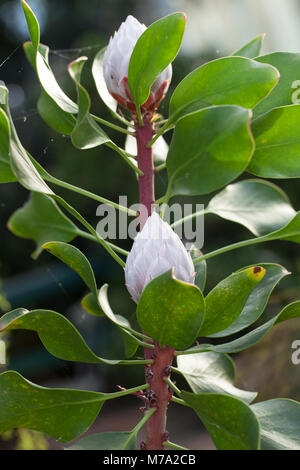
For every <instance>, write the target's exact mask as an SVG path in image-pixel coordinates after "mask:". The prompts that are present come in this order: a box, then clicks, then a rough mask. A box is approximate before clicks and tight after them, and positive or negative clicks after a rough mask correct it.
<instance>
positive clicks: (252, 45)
mask: <svg viewBox="0 0 300 470" xmlns="http://www.w3.org/2000/svg"><path fill="white" fill-rule="evenodd" d="M263 39H264V34H259V35H258V36H256V37H255V38H253V39H251V41H249V42H247V44H245V45H244V46H242V47H241V48H240V49H238V50H237V51H235V52H234V53H233V54H232V55H233V56H240V57H248V58H249V59H254V57H257V56H259V54H260V51H261V48H262V43H263Z"/></svg>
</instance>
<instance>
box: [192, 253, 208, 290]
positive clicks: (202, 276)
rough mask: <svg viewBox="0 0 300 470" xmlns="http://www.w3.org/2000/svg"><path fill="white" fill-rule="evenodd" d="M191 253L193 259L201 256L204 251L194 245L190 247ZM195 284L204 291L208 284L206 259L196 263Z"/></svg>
mask: <svg viewBox="0 0 300 470" xmlns="http://www.w3.org/2000/svg"><path fill="white" fill-rule="evenodd" d="M190 255H191V257H192V259H195V258H199V256H201V255H202V252H201V251H200V250H198V248H196V247H194V246H192V247H191V249H190ZM194 268H195V273H196V276H195V285H196V286H197V287H199V289H200V290H201V291H202V292H203V291H204V288H205V284H206V272H207V264H206V261H205V259H204V260H203V261H199V262H198V263H195V265H194Z"/></svg>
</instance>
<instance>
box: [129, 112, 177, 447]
mask: <svg viewBox="0 0 300 470" xmlns="http://www.w3.org/2000/svg"><path fill="white" fill-rule="evenodd" d="M151 117H152V114H150V113H149V114H144V116H143V122H144V125H143V126H140V125H139V123H138V122H137V121H136V122H135V128H136V140H137V149H138V154H137V161H138V167H139V169H140V170H141V171H142V172H143V175H142V176H140V177H139V193H140V215H139V217H140V229H142V228H143V226H144V225H145V222H146V220H147V218H148V217H149V216H150V215H151V214H152V212H153V210H154V202H155V193H154V166H153V156H152V148H151V147H150V148H147V146H146V145H147V144H148V142H150V141H151V139H152V137H153V134H154V131H153V125H152V123H151ZM144 357H145V359H153V363H152V364H151V365H149V366H145V377H146V382H147V383H148V384H149V385H150V387H149V389H147V390H146V392H145V403H146V409H149V408H151V407H155V408H156V409H157V411H156V412H155V413H154V414H153V415H152V416H151V418H150V419H149V421H147V438H146V444H144V443H143V445H142V446H141V448H143V449H147V450H163V449H164V445H163V443H164V441H166V440H167V432H166V422H167V407H168V404H169V401H170V399H171V397H172V390H170V389H169V387H168V385H167V383H166V382H165V380H164V378H165V377H168V376H169V375H170V371H171V365H172V361H173V358H174V350H173V349H172V348H170V347H168V346H166V347H160V346H159V345H158V344H157V343H156V344H155V351H153V349H148V348H144Z"/></svg>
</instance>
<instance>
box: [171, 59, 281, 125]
mask: <svg viewBox="0 0 300 470" xmlns="http://www.w3.org/2000/svg"><path fill="white" fill-rule="evenodd" d="M278 79H279V74H278V71H277V70H276V69H275V68H274V67H272V66H270V65H268V64H262V63H259V62H257V61H254V60H252V59H247V58H243V57H224V58H221V59H216V60H212V61H211V62H208V63H206V64H204V65H202V66H201V67H199V68H197V69H196V70H194V71H193V72H191V73H190V74H189V75H187V76H186V77H185V78H184V79H183V80H182V82H180V83H179V85H178V86H177V88H176V89H175V91H174V93H173V95H172V97H171V100H170V119H169V121H168V125H170V124H171V123H172V122H174V121H176V120H177V119H178V118H179V117H181V116H183V115H185V114H187V113H190V112H192V111H194V110H195V109H200V108H206V107H208V106H211V105H220V104H223V105H224V104H233V105H238V106H242V107H244V108H253V107H254V106H255V105H257V103H259V102H260V101H261V100H262V99H263V98H264V97H265V96H267V95H268V94H269V93H270V91H271V90H272V88H274V86H275V85H276V83H277V81H278Z"/></svg>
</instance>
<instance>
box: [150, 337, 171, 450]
mask: <svg viewBox="0 0 300 470" xmlns="http://www.w3.org/2000/svg"><path fill="white" fill-rule="evenodd" d="M174 353H175V351H174V349H172V348H170V347H169V346H165V347H162V348H161V347H160V346H159V345H158V344H157V343H156V344H155V350H154V352H153V351H152V358H153V360H154V362H153V364H151V365H149V366H148V367H146V382H147V383H148V384H149V385H150V387H149V388H148V389H147V390H146V391H145V396H146V397H147V399H148V402H147V407H149V408H156V412H155V413H154V414H153V415H152V416H151V418H150V419H149V421H148V422H147V437H146V443H145V447H144V448H145V449H147V450H163V449H164V448H165V447H164V443H165V442H166V441H168V433H167V431H166V424H167V408H168V404H169V401H170V400H171V398H172V395H173V391H172V390H171V389H170V388H169V385H168V384H167V383H166V382H165V380H164V379H165V378H166V377H169V376H170V372H171V365H172V361H173V358H174Z"/></svg>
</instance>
